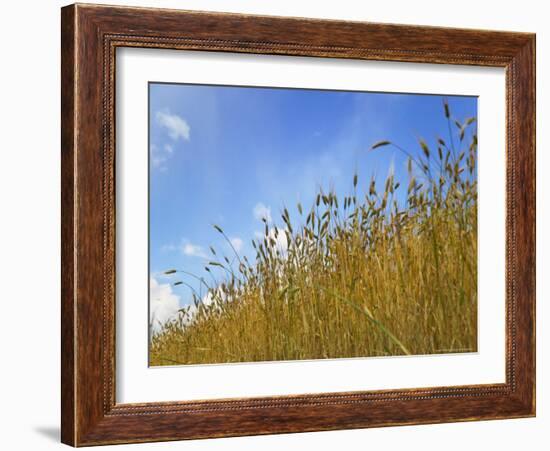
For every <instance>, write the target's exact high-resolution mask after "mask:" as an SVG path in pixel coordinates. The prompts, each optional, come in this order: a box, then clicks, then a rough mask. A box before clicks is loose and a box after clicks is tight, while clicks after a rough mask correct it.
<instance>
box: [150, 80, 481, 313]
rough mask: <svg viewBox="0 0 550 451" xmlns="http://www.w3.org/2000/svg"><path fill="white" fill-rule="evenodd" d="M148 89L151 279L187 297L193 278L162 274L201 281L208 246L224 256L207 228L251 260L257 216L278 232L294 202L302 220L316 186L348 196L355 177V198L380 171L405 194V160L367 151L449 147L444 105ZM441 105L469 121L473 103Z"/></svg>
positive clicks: (307, 93) (308, 93)
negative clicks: (382, 143)
mask: <svg viewBox="0 0 550 451" xmlns="http://www.w3.org/2000/svg"><path fill="white" fill-rule="evenodd" d="M149 89H150V91H149V108H150V110H149V114H150V125H149V139H150V143H149V144H150V160H149V162H150V168H149V171H150V176H149V183H150V187H149V196H150V198H149V216H150V219H149V236H150V242H149V255H150V262H149V263H150V268H149V270H150V274H151V277H152V278H154V279H155V281H158V282H159V283H162V284H166V283H169V282H173V281H175V280H184V281H185V282H187V283H189V284H191V285H192V286H193V287H195V288H196V289H197V290H198V289H199V286H198V283H197V282H196V281H195V280H194V279H193V278H191V277H188V276H185V275H178V276H177V277H176V278H174V277H172V278H167V277H165V276H163V275H162V274H161V273H162V272H163V271H164V270H167V269H171V268H177V269H183V270H186V271H189V272H191V273H193V274H196V275H198V276H207V273H206V272H205V271H204V262H205V261H208V260H209V253H210V251H209V246H210V245H213V246H214V247H215V248H216V250H217V251H218V252H220V253H225V254H227V255H228V256H229V257H230V258H231V256H232V251H231V249H230V247H229V245H228V244H227V243H226V242H224V240H223V238H222V237H221V235H220V234H219V233H217V232H216V231H215V230H214V228H213V227H212V225H213V224H217V225H219V226H220V227H222V229H223V230H224V231H225V233H226V234H227V235H228V237H230V239H231V240H232V242H233V244H234V246H235V247H236V248H237V249H238V251H239V253H240V254H241V255H247V256H248V257H249V258H251V257H252V256H253V255H254V254H253V252H252V246H251V243H250V241H251V239H253V238H254V237H255V234H256V233H257V232H260V231H262V230H263V224H262V222H261V220H260V217H261V216H266V215H269V216H271V219H272V225H273V226H276V225H281V221H280V220H279V218H280V211H281V209H282V208H283V206H286V207H288V208H289V210H290V213H291V217H292V216H293V214H296V203H297V202H298V201H300V202H301V203H302V205H304V208H305V209H306V210H307V209H308V207H307V206H308V205H311V203H312V201H313V198H314V196H315V193H316V192H317V190H318V188H319V187H320V186H322V187H323V188H324V189H325V190H327V189H329V188H334V189H335V190H336V192H337V193H338V194H339V195H341V196H343V195H345V194H348V193H349V192H351V189H352V179H353V174H354V172H355V171H357V172H358V173H359V186H358V188H359V191H366V190H367V189H368V183H369V180H370V177H371V175H372V174H375V175H377V176H378V178H379V179H385V177H386V175H387V174H388V172H389V170H390V167H393V168H394V171H395V177H396V180H402V181H403V183H402V184H405V186H406V183H405V181H406V180H407V175H406V157H404V156H403V155H402V154H401V153H399V151H397V150H395V149H393V148H390V147H383V148H380V149H378V150H375V151H369V149H370V147H371V145H372V144H373V143H374V142H376V141H379V140H390V141H392V142H395V143H396V144H399V145H400V146H401V147H404V148H406V149H407V150H408V151H409V152H411V153H413V154H416V153H418V152H420V151H421V150H420V147H419V145H418V139H419V138H423V139H424V140H426V142H427V143H428V144H429V145H430V144H431V145H432V146H433V148H434V149H435V148H436V146H435V141H436V139H437V137H438V136H441V137H443V138H444V139H446V140H447V139H448V129H447V121H446V119H445V116H444V114H443V97H442V96H435V95H433V96H432V95H414V94H386V93H367V92H347V91H320V90H304V89H276V88H250V87H223V86H203V85H182V84H158V83H151V84H150V86H149ZM447 99H448V102H449V105H450V107H451V111H452V114H453V116H454V117H455V118H456V119H458V120H459V121H463V120H464V119H465V118H467V117H471V116H476V115H477V114H476V112H477V99H476V98H475V97H456V96H453V97H448V98H447ZM455 130H456V129H454V130H453V131H455ZM217 276H221V274H217ZM203 294H204V291H203ZM171 295H175V296H176V297H177V298H178V300H179V303H180V305H185V304H187V303H188V302H189V301H190V292H189V289H188V288H187V287H185V286H184V285H180V286H176V287H172V291H171Z"/></svg>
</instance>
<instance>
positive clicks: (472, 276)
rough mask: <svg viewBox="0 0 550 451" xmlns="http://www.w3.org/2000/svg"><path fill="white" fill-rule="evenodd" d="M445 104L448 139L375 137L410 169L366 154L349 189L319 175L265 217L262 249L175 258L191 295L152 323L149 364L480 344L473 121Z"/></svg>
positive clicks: (412, 351) (257, 242)
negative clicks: (198, 270)
mask: <svg viewBox="0 0 550 451" xmlns="http://www.w3.org/2000/svg"><path fill="white" fill-rule="evenodd" d="M441 114H444V115H445V118H446V119H447V121H448V125H449V130H444V131H442V136H446V139H443V138H440V137H437V136H436V137H432V138H433V139H431V140H430V145H428V143H427V142H426V141H424V140H422V139H419V140H418V149H414V151H412V149H411V150H409V149H405V148H402V147H401V146H400V145H399V143H396V142H390V141H379V142H376V143H375V144H374V145H372V146H371V147H370V148H368V149H365V152H388V151H390V150H391V151H396V152H399V153H400V154H402V155H404V156H405V157H406V158H407V172H408V177H407V178H406V179H402V180H397V179H396V178H395V176H394V175H393V174H388V176H387V177H386V178H385V179H382V180H379V179H376V178H375V177H374V175H372V174H370V173H368V168H361V167H360V166H359V168H358V170H357V172H356V173H355V174H350V176H349V178H350V187H352V188H351V189H350V191H349V192H347V193H337V192H335V191H334V190H331V189H327V188H325V189H323V188H319V190H318V192H317V194H316V197H315V200H314V202H313V203H312V204H311V205H301V204H298V205H296V208H293V209H292V211H296V212H297V213H296V214H293V215H292V216H291V214H290V212H289V209H288V208H285V207H282V208H281V213H280V217H279V219H278V220H277V221H276V224H277V225H276V226H272V225H271V226H270V225H269V224H268V221H267V220H264V225H265V227H264V230H263V236H261V237H259V236H256V237H254V238H253V239H252V240H251V241H250V244H251V245H252V246H253V249H254V252H255V258H252V259H250V258H247V257H243V256H241V255H240V254H239V252H238V251H237V250H236V249H235V248H234V247H233V246H231V247H232V251H231V253H230V254H229V255H224V254H222V253H221V252H219V251H218V250H217V249H216V248H215V247H214V246H212V247H210V249H209V257H208V262H207V264H206V265H205V268H204V274H202V275H199V274H188V273H187V272H186V270H185V268H177V267H176V268H165V269H164V273H165V275H167V276H170V277H171V279H170V280H171V283H172V284H173V285H175V286H178V285H182V284H186V285H189V288H190V292H191V296H192V299H193V303H192V304H190V305H189V306H186V307H183V308H182V309H181V310H180V312H179V315H178V317H177V318H175V319H174V320H172V321H169V322H167V323H165V324H164V325H163V327H162V328H161V329H160V330H158V331H156V332H155V333H151V340H150V350H149V351H150V364H151V365H178V364H205V363H229V362H258V361H274V360H302V359H327V358H350V357H369V356H396V355H419V354H438V353H454V352H468V351H469V352H471V351H476V350H477V134H476V133H477V132H476V120H475V118H473V117H471V118H468V119H465V120H464V121H463V122H459V121H458V120H455V119H453V116H452V114H451V111H450V108H449V105H448V104H447V103H444V105H443V108H442V112H441ZM444 132H445V133H444ZM213 228H214V231H215V233H217V234H219V236H220V237H222V238H223V239H224V240H226V241H227V243H228V244H229V245H231V240H230V238H229V236H228V235H226V233H225V231H224V229H223V226H222V224H214V225H213ZM214 270H215V271H216V274H219V273H220V271H221V272H222V273H223V274H224V276H223V277H221V278H220V277H219V276H217V277H214V276H213V274H214ZM189 278H191V279H189ZM186 280H199V281H200V284H201V286H202V287H203V289H204V290H205V291H206V292H207V293H208V294H207V296H206V297H205V296H201V295H200V294H199V293H198V292H197V290H196V289H194V288H193V287H192V286H191V285H190V284H189V283H188V282H186Z"/></svg>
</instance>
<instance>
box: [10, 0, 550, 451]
mask: <svg viewBox="0 0 550 451" xmlns="http://www.w3.org/2000/svg"><path fill="white" fill-rule="evenodd" d="M118 3H119V4H133V5H143V6H161V7H172V8H187V9H204V10H218V11H231V12H243V13H258V14H275V15H290V16H310V17H320V18H334V19H336V18H340V19H353V20H369V21H377V22H395V23H411V24H425V25H445V26H457V27H470V28H492V29H506V30H517V31H532V32H537V34H538V36H537V66H538V69H537V79H538V80H539V83H538V86H537V90H538V92H537V129H538V139H537V145H538V149H539V152H538V173H539V179H538V183H537V189H538V221H537V222H538V224H537V229H538V230H539V232H540V233H539V234H538V235H539V236H538V251H537V256H538V257H537V263H538V274H539V275H540V276H541V277H539V280H538V286H537V295H538V296H537V297H538V311H537V318H538V320H537V321H538V327H537V338H538V347H537V355H538V361H537V373H538V374H537V376H538V381H539V385H538V390H537V400H538V412H537V413H538V415H537V418H536V419H525V420H506V421H491V422H474V423H462V424H444V425H432V426H409V427H394V428H382V429H369V430H354V431H336V432H322V433H307V434H291V435H278V436H265V437H245V438H233V439H216V440H203V441H194V442H180V443H162V444H150V445H133V446H118V447H117V448H113V449H159V450H160V449H179V450H213V449H222V450H257V449H262V450H271V449H272V450H278V449H281V448H285V449H334V448H337V449H346V450H353V449H365V448H366V447H369V448H371V449H385V450H393V449H404V448H406V449H409V450H431V449H433V450H439V449H442V448H444V449H446V450H461V451H463V450H464V449H468V448H471V449H484V448H486V447H487V448H491V449H499V450H516V449H533V450H542V449H547V447H548V439H546V442H543V438H542V435H543V431H544V430H546V432H548V429H549V427H550V413H549V408H550V397H549V395H550V390H548V388H547V386H548V383H549V382H548V381H549V377H548V374H547V372H546V370H547V368H548V362H549V359H550V353H549V352H548V351H547V344H548V342H549V340H550V331H549V327H548V324H549V320H548V314H549V312H550V309H549V308H548V306H547V305H545V303H546V301H547V300H548V299H547V298H548V278H547V277H546V278H545V277H544V275H545V272H546V270H547V257H546V256H547V255H549V253H550V240H549V238H548V235H547V234H546V235H545V234H544V232H543V231H544V230H548V229H550V211H549V208H550V204H549V203H548V202H547V201H545V199H546V197H547V196H548V195H550V178H549V177H547V176H545V173H546V170H547V168H548V166H549V164H550V156H548V152H545V151H543V149H548V147H549V145H550V140H549V138H550V132H549V131H548V129H544V128H543V127H542V125H543V124H548V123H550V122H549V121H550V115H549V114H548V108H549V107H550V97H549V96H550V88H549V85H548V83H546V82H545V81H547V80H549V79H550V63H549V62H548V56H547V55H549V54H550V30H548V29H547V20H548V17H549V14H548V12H547V11H545V10H544V7H545V2H541V1H536V0H523V1H522V2H521V3H518V2H517V0H516V1H513V2H512V1H504V0H501V1H487V2H479V1H471V0H462V1H461V2H453V3H449V2H441V1H440V0H437V1H421V0H418V1H415V2H411V1H407V0H394V1H391V0H388V1H386V2H357V1H356V0H339V1H338V2H334V1H320V0H318V1H312V2H306V1H302V2H298V1H296V0H288V1H284V0H279V1H277V2H262V1H259V0H251V1H238V0H232V1H230V0H227V1H224V0H201V1H199V0H194V1H176V0H172V1H168V0H164V1H157V2H154V1H153V0H146V1H140V0H130V1H123V0H118ZM62 5H63V3H62V2H58V1H48V2H45V1H38V0H37V1H31V0H28V1H26V2H9V3H6V4H5V5H3V9H2V18H3V19H4V20H3V25H2V28H1V31H0V33H2V36H1V39H0V42H1V46H2V70H1V71H0V78H1V81H2V84H1V88H2V94H1V96H0V106H1V108H0V115H1V118H0V119H1V120H0V124H1V127H2V128H1V129H2V131H3V133H2V160H1V161H2V164H1V165H0V168H1V170H2V174H1V176H0V184H1V186H0V188H1V191H0V192H1V193H2V221H1V222H0V228H1V233H0V240H1V243H0V259H1V260H0V265H1V267H0V274H2V284H3V286H4V290H3V293H2V307H3V308H2V312H3V315H4V317H3V318H2V322H1V326H0V331H1V334H2V341H1V343H2V350H3V356H2V357H3V359H2V363H3V364H2V371H1V372H0V400H1V408H0V412H1V413H0V415H1V416H2V418H0V420H1V424H2V434H1V436H0V440H1V442H0V443H1V446H2V448H4V449H9V450H18V449H22V450H23V449H36V450H48V449H60V448H61V447H62V445H60V444H59V443H58V434H59V431H58V423H59V415H60V414H59V361H60V354H59V311H60V307H59V306H60V303H59V291H60V290H59V280H60V270H59V249H60V242H59V235H60V232H59V229H60V224H59V205H60V201H59V95H60V93H59V84H60V83H59V21H60V15H59V7H60V6H62ZM541 80H542V82H541ZM545 204H546V205H545ZM545 379H546V380H545Z"/></svg>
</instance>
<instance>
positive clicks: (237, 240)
mask: <svg viewBox="0 0 550 451" xmlns="http://www.w3.org/2000/svg"><path fill="white" fill-rule="evenodd" d="M229 241H231V245H232V246H233V247H234V248H235V250H236V251H237V252H240V251H241V249H242V248H243V244H244V243H243V240H241V239H240V238H239V237H234V238H231V239H230V240H229Z"/></svg>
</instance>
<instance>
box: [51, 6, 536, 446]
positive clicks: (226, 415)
mask: <svg viewBox="0 0 550 451" xmlns="http://www.w3.org/2000/svg"><path fill="white" fill-rule="evenodd" d="M61 37H62V68H61V72H62V133H61V137H62V140H61V141H62V150H61V154H62V197H61V199H62V250H61V253H62V343H61V350H62V371H61V374H62V376H61V383H62V400H61V404H62V421H61V424H62V441H63V442H64V443H67V444H70V445H73V446H84V445H98V444H106V443H127V442H146V441H159V440H176V439H192V438H204V437H222V436H236V435H250V434H270V433H283V432H302V431H316V430H330V429H345V428H359V427H374V426H388V425H402V424H422V423H438V422H446V421H467V420H476V419H496V418H512V417H525V416H533V415H534V413H535V341H534V340H535V339H534V331H535V316H534V315H535V305H534V303H535V37H534V35H532V34H526V33H508V32H494V31H484V30H458V29H447V28H437V27H417V26H408V25H387V24H371V23H359V22H339V21H327V20H312V19H299V18H279V17H262V16H246V15H236V14H215V13H199V12H185V11H176V10H160V9H146V8H125V7H107V6H97V5H80V4H77V5H71V6H68V7H65V8H63V9H62V27H61ZM124 46H126V47H130V46H131V47H150V48H170V49H185V50H202V51H223V52H241V53H262V54H282V55H302V56H315V57H331V58H353V59H369V60H372V59H375V60H388V61H403V62H422V63H440V64H468V65H479V66H498V67H504V68H506V96H507V127H506V135H507V149H506V152H507V153H506V162H507V182H506V199H507V201H506V210H507V217H506V243H507V244H506V308H507V315H506V340H507V346H506V368H507V372H506V383H504V384H496V385H479V386H464V387H439V388H418V389H413V390H411V389H408V390H404V389H399V387H396V388H395V390H386V391H370V392H353V393H321V394H315V395H302V396H279V397H266V398H245V399H230V400H215V401H193V402H191V401H185V400H182V401H174V402H168V403H149V404H131V405H128V404H117V403H116V400H115V364H116V362H115V352H114V351H115V338H116V337H115V328H114V324H115V322H114V320H115V294H114V293H115V277H116V271H115V218H116V212H115V192H116V190H115V183H116V180H115V176H114V174H115V172H114V168H115V139H114V130H115V114H114V113H115V112H114V98H115V93H114V87H115V71H114V69H115V64H116V48H117V47H124ZM503 132H504V131H503ZM503 195H504V193H503Z"/></svg>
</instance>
